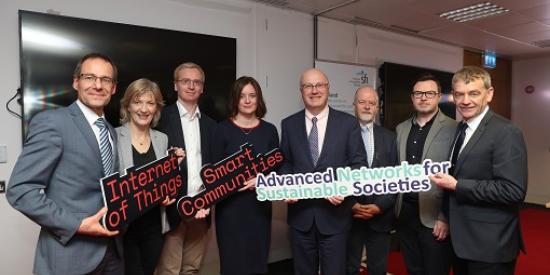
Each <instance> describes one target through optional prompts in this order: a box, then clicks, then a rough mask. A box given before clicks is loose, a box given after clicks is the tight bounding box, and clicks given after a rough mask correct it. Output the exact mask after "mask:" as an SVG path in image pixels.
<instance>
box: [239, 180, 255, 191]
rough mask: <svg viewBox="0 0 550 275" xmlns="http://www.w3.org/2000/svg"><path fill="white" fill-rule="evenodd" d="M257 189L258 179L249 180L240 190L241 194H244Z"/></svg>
mask: <svg viewBox="0 0 550 275" xmlns="http://www.w3.org/2000/svg"><path fill="white" fill-rule="evenodd" d="M254 189H256V178H253V179H249V180H248V181H246V182H245V183H244V186H243V187H241V189H239V192H242V191H244V190H254Z"/></svg>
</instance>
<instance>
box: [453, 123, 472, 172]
mask: <svg viewBox="0 0 550 275" xmlns="http://www.w3.org/2000/svg"><path fill="white" fill-rule="evenodd" d="M467 128H468V124H467V123H466V122H464V121H462V122H460V124H459V125H458V128H457V134H456V138H455V143H454V146H453V154H452V155H451V170H450V171H449V172H450V174H451V175H452V174H454V170H455V166H456V160H457V159H458V154H459V153H460V148H462V144H463V143H464V138H465V137H466V129H467Z"/></svg>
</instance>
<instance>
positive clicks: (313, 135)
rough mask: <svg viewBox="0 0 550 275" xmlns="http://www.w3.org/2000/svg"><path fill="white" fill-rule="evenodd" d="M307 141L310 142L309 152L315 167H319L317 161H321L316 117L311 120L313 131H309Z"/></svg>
mask: <svg viewBox="0 0 550 275" xmlns="http://www.w3.org/2000/svg"><path fill="white" fill-rule="evenodd" d="M307 139H308V141H309V150H310V151H311V159H312V160H313V166H317V160H319V132H318V131H317V118H316V117H313V118H312V119H311V131H309V136H308V137H307Z"/></svg>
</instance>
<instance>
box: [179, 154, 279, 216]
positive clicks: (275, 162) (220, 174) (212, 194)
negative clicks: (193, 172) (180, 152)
mask: <svg viewBox="0 0 550 275" xmlns="http://www.w3.org/2000/svg"><path fill="white" fill-rule="evenodd" d="M282 163H283V153H281V151H280V150H279V148H276V149H273V150H271V151H269V152H268V153H266V154H265V155H264V154H258V155H254V152H253V146H252V145H250V144H248V143H245V144H243V145H241V149H240V150H239V151H238V152H236V153H234V154H233V155H231V156H229V157H227V158H225V159H224V160H221V161H220V162H218V163H216V164H214V165H205V166H203V167H202V169H201V178H202V180H203V182H204V185H205V189H204V190H202V191H201V192H200V193H198V194H196V195H195V196H193V197H190V196H185V197H182V198H180V199H179V200H178V210H179V212H180V215H182V216H184V217H192V216H194V215H195V214H196V213H197V211H199V210H200V209H206V208H209V207H211V206H213V205H214V204H216V203H218V202H219V201H221V200H223V199H225V198H227V197H228V196H230V195H231V194H233V193H235V192H238V191H239V189H240V188H241V187H243V186H244V183H245V182H246V181H248V180H250V179H253V178H254V177H256V175H258V174H259V173H263V174H266V173H269V172H270V171H273V170H275V169H276V168H277V167H279V166H280V165H281V164H282Z"/></svg>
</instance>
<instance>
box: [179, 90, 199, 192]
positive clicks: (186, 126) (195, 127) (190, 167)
mask: <svg viewBox="0 0 550 275" xmlns="http://www.w3.org/2000/svg"><path fill="white" fill-rule="evenodd" d="M176 105H177V106H178V111H179V114H180V121H181V129H182V131H183V139H184V140H185V161H187V194H188V195H194V194H196V193H197V192H198V191H200V190H201V189H202V185H203V183H202V179H201V176H200V171H201V167H202V155H201V131H200V124H199V119H200V117H201V112H200V110H199V106H197V108H196V109H195V112H194V113H193V114H191V113H189V112H188V111H187V109H185V107H183V105H181V103H180V102H179V101H177V102H176Z"/></svg>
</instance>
